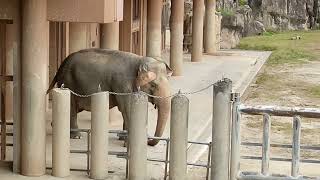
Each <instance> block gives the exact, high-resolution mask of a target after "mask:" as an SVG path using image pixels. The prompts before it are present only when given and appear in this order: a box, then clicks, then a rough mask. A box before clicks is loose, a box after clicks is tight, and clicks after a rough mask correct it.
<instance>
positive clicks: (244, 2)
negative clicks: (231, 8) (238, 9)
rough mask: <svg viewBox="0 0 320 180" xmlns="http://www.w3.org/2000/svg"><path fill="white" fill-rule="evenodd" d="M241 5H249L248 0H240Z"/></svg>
mask: <svg viewBox="0 0 320 180" xmlns="http://www.w3.org/2000/svg"><path fill="white" fill-rule="evenodd" d="M239 5H240V6H244V5H248V0H239Z"/></svg>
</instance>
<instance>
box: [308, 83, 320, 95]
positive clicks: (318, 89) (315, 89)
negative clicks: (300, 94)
mask: <svg viewBox="0 0 320 180" xmlns="http://www.w3.org/2000/svg"><path fill="white" fill-rule="evenodd" d="M309 92H310V94H311V95H312V96H314V97H317V98H320V85H315V86H312V87H310V88H309Z"/></svg>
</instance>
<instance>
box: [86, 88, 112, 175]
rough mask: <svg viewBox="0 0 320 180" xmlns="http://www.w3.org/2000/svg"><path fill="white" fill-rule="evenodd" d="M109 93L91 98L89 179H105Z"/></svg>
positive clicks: (98, 94) (106, 172) (106, 171)
mask: <svg viewBox="0 0 320 180" xmlns="http://www.w3.org/2000/svg"><path fill="white" fill-rule="evenodd" d="M108 123H109V93H107V92H101V93H97V94H94V95H92V96H91V159H90V165H91V166H90V167H91V168H90V178H92V179H104V178H106V177H107V174H108V170H107V154H108Z"/></svg>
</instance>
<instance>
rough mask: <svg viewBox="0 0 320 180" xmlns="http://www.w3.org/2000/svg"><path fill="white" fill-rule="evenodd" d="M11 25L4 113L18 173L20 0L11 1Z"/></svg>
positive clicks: (15, 169)
mask: <svg viewBox="0 0 320 180" xmlns="http://www.w3.org/2000/svg"><path fill="white" fill-rule="evenodd" d="M10 3H12V7H14V12H13V24H8V25H7V27H6V28H7V31H6V33H7V34H6V40H7V42H6V50H7V52H6V58H7V59H6V60H7V69H6V70H7V75H13V81H14V84H13V83H11V82H10V83H7V89H6V92H7V100H6V105H7V108H6V110H8V111H7V112H6V115H8V116H7V119H11V118H13V122H14V123H13V144H14V146H13V172H15V173H18V172H20V145H21V140H20V137H21V128H20V127H21V59H20V50H21V45H20V43H21V19H20V16H21V15H20V6H21V5H20V0H11V1H10ZM12 92H13V94H12Z"/></svg>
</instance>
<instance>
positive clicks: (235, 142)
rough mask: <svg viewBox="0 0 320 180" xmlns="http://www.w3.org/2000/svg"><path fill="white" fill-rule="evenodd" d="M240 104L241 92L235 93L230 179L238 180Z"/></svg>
mask: <svg viewBox="0 0 320 180" xmlns="http://www.w3.org/2000/svg"><path fill="white" fill-rule="evenodd" d="M239 105H240V94H239V93H234V94H233V107H232V131H231V133H232V134H231V164H230V179H231V180H236V178H237V174H238V171H239V167H240V143H241V135H240V120H241V113H240V111H239V110H238V108H239Z"/></svg>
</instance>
